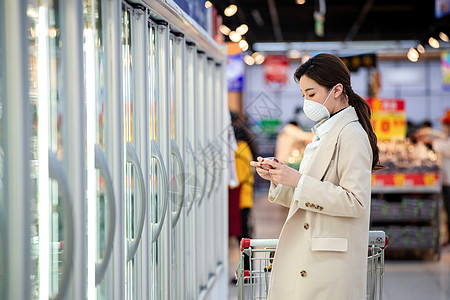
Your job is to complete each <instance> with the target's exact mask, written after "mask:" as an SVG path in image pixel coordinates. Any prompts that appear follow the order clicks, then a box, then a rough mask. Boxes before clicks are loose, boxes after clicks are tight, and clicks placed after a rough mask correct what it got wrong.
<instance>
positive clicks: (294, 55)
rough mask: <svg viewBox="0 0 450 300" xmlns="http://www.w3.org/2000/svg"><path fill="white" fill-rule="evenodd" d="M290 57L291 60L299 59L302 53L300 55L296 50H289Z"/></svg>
mask: <svg viewBox="0 0 450 300" xmlns="http://www.w3.org/2000/svg"><path fill="white" fill-rule="evenodd" d="M288 57H289V58H290V59H298V58H300V57H301V53H300V51H298V50H296V49H292V50H289V52H288Z"/></svg>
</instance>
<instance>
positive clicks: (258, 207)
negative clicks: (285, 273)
mask: <svg viewBox="0 0 450 300" xmlns="http://www.w3.org/2000/svg"><path fill="white" fill-rule="evenodd" d="M266 197H267V193H266V191H255V204H254V207H253V213H254V220H255V238H275V237H278V234H279V232H280V230H281V227H282V226H283V222H284V219H285V218H286V215H287V209H284V208H283V207H281V206H279V205H274V204H271V203H269V201H268V200H267V198H266ZM229 253H230V255H229V278H230V285H229V288H230V289H229V292H230V295H229V299H230V300H235V299H237V289H236V286H235V285H234V283H232V282H231V279H232V278H233V277H234V271H235V269H236V266H237V263H238V261H239V250H238V244H237V241H236V240H234V239H233V240H231V241H230V243H229ZM398 299H408V300H424V299H427V300H448V299H450V248H448V247H447V249H445V250H444V251H443V253H442V258H441V260H440V261H439V262H433V261H387V262H386V273H385V277H384V293H383V300H398Z"/></svg>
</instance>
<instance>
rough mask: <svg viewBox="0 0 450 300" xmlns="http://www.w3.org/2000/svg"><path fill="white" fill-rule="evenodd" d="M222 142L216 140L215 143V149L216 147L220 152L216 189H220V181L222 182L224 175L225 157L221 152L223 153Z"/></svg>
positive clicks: (218, 152)
mask: <svg viewBox="0 0 450 300" xmlns="http://www.w3.org/2000/svg"><path fill="white" fill-rule="evenodd" d="M219 146H220V142H217V141H216V143H215V149H216V151H217V152H216V154H218V155H217V166H216V167H217V169H216V170H217V178H216V183H217V184H216V186H215V190H218V189H219V187H220V183H221V182H222V176H223V174H222V173H223V169H224V166H223V157H222V156H221V154H222V151H220V147H219Z"/></svg>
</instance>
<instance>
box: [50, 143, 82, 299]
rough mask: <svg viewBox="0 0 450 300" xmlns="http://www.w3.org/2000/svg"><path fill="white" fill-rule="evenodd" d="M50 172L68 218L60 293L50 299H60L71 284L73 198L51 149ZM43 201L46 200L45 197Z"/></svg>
mask: <svg viewBox="0 0 450 300" xmlns="http://www.w3.org/2000/svg"><path fill="white" fill-rule="evenodd" d="M48 172H49V177H50V178H53V179H55V180H56V181H58V185H59V187H60V188H61V196H62V197H61V203H62V205H63V209H64V210H65V212H66V218H67V226H66V231H67V236H66V237H65V238H64V257H65V263H64V267H63V269H62V272H61V273H62V276H61V284H60V286H59V290H58V293H57V294H56V295H51V296H50V297H49V299H51V300H60V299H63V298H64V295H65V293H66V292H67V287H68V286H69V279H70V276H71V274H72V267H73V249H74V244H75V243H74V232H73V231H74V220H73V215H72V199H71V198H70V192H69V183H68V181H67V177H66V174H65V173H64V170H63V168H62V166H61V164H60V163H59V161H58V158H57V157H56V154H55V153H53V152H52V151H51V150H49V151H48ZM43 201H45V200H44V199H43Z"/></svg>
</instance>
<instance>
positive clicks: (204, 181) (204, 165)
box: [198, 142, 208, 206]
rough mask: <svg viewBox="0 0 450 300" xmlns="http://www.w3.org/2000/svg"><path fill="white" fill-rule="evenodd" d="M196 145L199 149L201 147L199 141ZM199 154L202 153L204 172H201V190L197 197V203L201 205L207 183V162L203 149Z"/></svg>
mask: <svg viewBox="0 0 450 300" xmlns="http://www.w3.org/2000/svg"><path fill="white" fill-rule="evenodd" d="M198 146H199V149H202V145H201V144H200V142H198ZM201 154H203V169H204V172H203V177H204V178H203V187H202V189H201V190H202V192H201V194H200V197H199V198H198V205H199V206H200V205H202V203H203V199H204V198H205V194H206V183H207V180H208V170H207V167H208V166H207V165H206V164H207V162H208V157H207V156H206V154H205V152H204V151H202V152H201Z"/></svg>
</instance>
